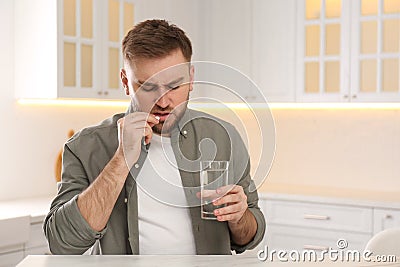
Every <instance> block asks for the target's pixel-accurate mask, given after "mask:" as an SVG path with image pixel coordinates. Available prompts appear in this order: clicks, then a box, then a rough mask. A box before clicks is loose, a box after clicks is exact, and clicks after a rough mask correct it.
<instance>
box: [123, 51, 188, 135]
mask: <svg viewBox="0 0 400 267" xmlns="http://www.w3.org/2000/svg"><path fill="white" fill-rule="evenodd" d="M193 74H194V69H193V67H191V66H190V64H189V62H187V60H186V59H185V58H184V56H183V54H182V52H181V50H180V49H177V50H175V51H174V52H172V53H171V54H170V55H168V56H166V57H163V58H159V59H137V60H135V62H131V63H130V64H125V69H123V70H122V71H121V80H122V83H123V84H124V87H125V90H126V94H127V95H131V96H134V97H135V98H136V100H137V104H138V107H139V110H140V111H143V112H147V113H151V114H153V115H155V116H158V117H160V123H159V124H156V125H155V126H153V131H154V132H155V133H157V134H163V135H169V133H170V131H171V129H172V128H173V127H174V126H175V125H176V124H177V123H178V122H179V120H180V119H181V118H182V116H183V114H184V112H185V110H186V107H187V100H188V98H189V92H190V91H191V90H192V89H193V76H194V75H193Z"/></svg>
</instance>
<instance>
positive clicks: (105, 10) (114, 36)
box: [58, 0, 134, 99]
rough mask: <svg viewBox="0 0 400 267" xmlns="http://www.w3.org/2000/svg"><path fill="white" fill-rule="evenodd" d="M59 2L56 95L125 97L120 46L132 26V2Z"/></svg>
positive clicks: (126, 0)
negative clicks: (120, 72)
mask: <svg viewBox="0 0 400 267" xmlns="http://www.w3.org/2000/svg"><path fill="white" fill-rule="evenodd" d="M58 1H59V2H58V32H59V34H58V39H59V42H58V54H59V56H58V68H59V70H58V73H59V74H58V76H59V77H58V78H59V79H58V91H59V92H58V96H59V97H62V98H109V99H126V96H125V95H124V92H123V90H122V87H121V84H120V80H119V71H120V68H121V67H122V55H121V48H120V46H121V41H122V39H123V37H124V35H125V33H126V32H127V31H128V30H129V29H131V28H132V27H133V25H134V5H133V2H131V1H130V0H58Z"/></svg>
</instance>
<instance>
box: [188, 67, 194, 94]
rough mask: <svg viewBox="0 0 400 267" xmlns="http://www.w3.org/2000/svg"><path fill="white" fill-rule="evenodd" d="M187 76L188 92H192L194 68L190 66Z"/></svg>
mask: <svg viewBox="0 0 400 267" xmlns="http://www.w3.org/2000/svg"><path fill="white" fill-rule="evenodd" d="M189 75H190V85H189V91H192V90H193V82H194V66H193V65H191V66H190V70H189Z"/></svg>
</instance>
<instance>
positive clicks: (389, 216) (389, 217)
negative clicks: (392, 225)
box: [385, 214, 393, 219]
mask: <svg viewBox="0 0 400 267" xmlns="http://www.w3.org/2000/svg"><path fill="white" fill-rule="evenodd" d="M392 218H393V216H392V215H390V214H386V216H385V219H392Z"/></svg>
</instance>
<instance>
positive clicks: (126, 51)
mask: <svg viewBox="0 0 400 267" xmlns="http://www.w3.org/2000/svg"><path fill="white" fill-rule="evenodd" d="M178 48H180V49H181V51H182V54H183V56H184V57H185V59H186V60H187V61H188V62H190V60H191V58H192V44H191V42H190V40H189V38H188V37H187V36H186V34H185V32H184V31H183V30H182V29H180V28H179V27H177V26H176V25H174V24H170V23H168V22H167V21H166V20H160V19H152V20H146V21H142V22H140V23H138V24H137V25H136V26H134V27H133V28H132V29H131V30H130V31H129V32H128V33H127V34H126V36H125V38H124V39H123V40H122V55H123V57H124V61H125V60H128V61H132V60H135V59H138V58H150V59H154V58H162V57H165V56H167V55H169V54H170V53H172V52H173V51H175V50H176V49H178Z"/></svg>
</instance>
